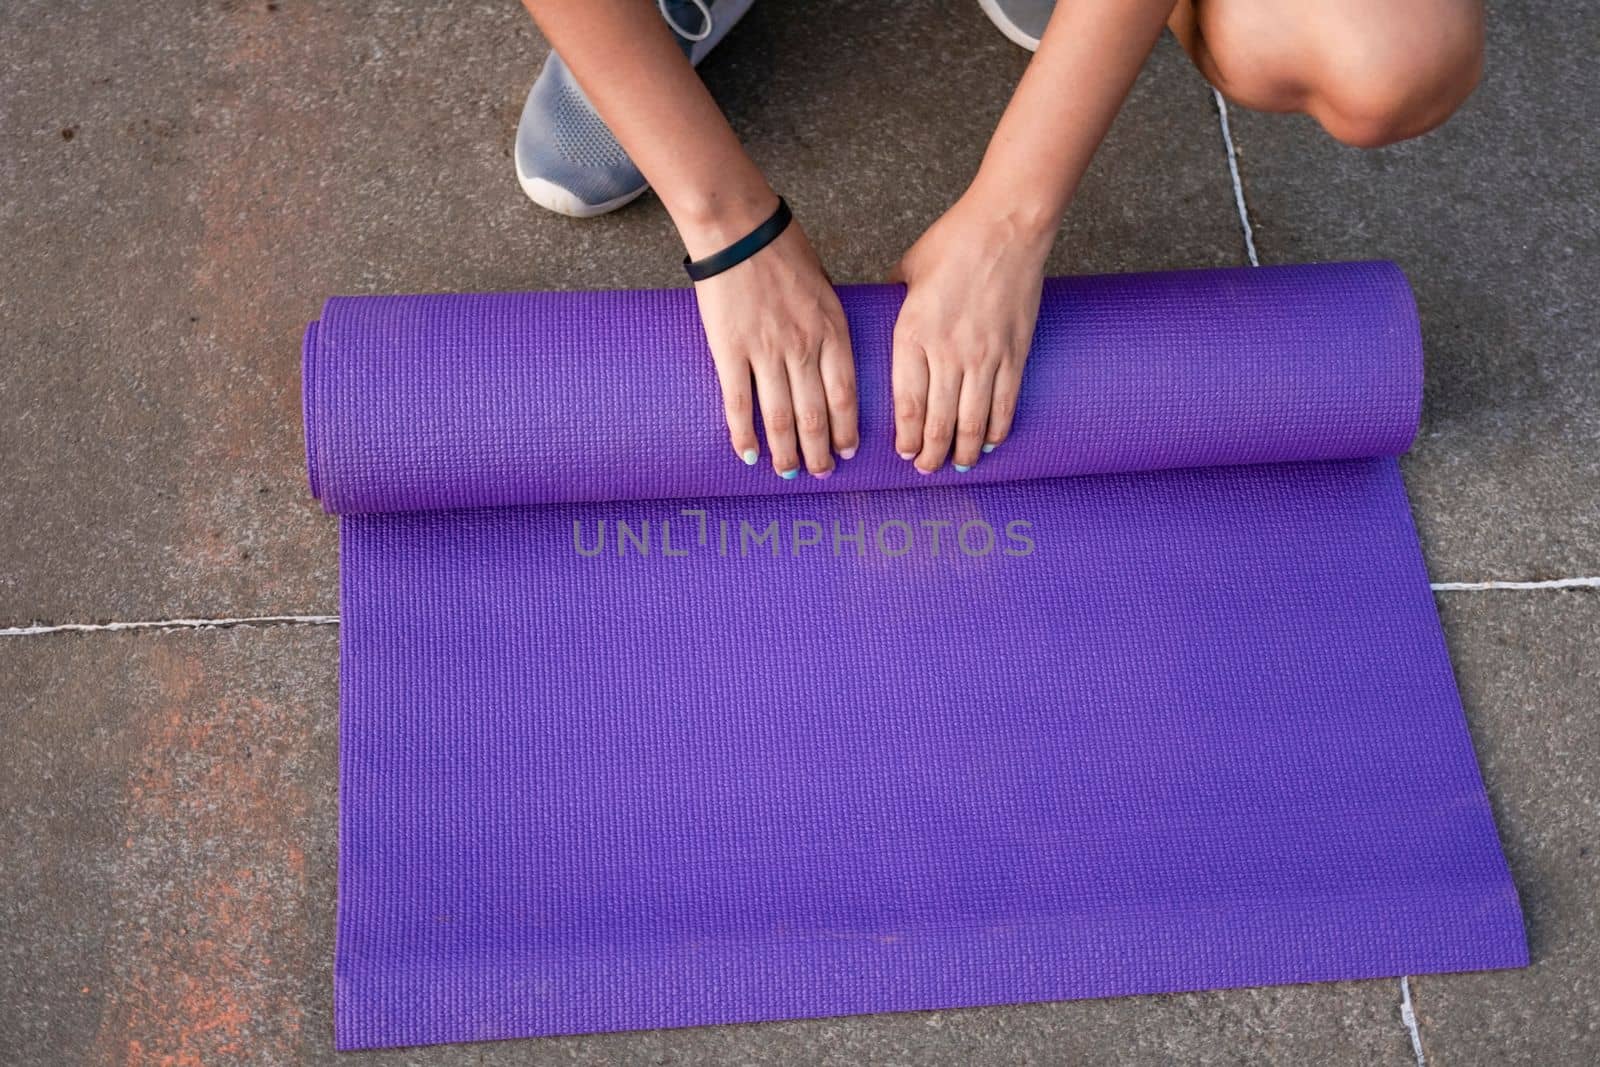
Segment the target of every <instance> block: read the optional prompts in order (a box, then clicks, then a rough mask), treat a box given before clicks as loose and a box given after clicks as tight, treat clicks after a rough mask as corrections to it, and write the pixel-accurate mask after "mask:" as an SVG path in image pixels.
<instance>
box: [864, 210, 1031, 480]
mask: <svg viewBox="0 0 1600 1067" xmlns="http://www.w3.org/2000/svg"><path fill="white" fill-rule="evenodd" d="M975 188H976V187H975ZM1059 218H1060V216H1059V215H1058V214H1057V215H1053V216H1052V215H1051V214H1050V213H1049V212H1041V213H1038V214H1035V215H1032V216H1029V215H1027V214H1026V213H1024V212H1022V211H1019V210H1013V209H1007V208H1005V207H1003V206H1000V204H997V203H996V202H995V201H994V200H992V199H986V198H985V197H984V196H982V195H981V194H979V193H978V192H976V191H971V190H969V191H968V193H967V194H966V195H965V196H963V197H962V198H961V199H960V200H959V201H957V202H956V204H955V206H954V207H952V208H951V209H950V210H949V211H947V212H945V214H944V215H943V217H941V218H940V219H939V220H938V221H937V222H935V223H934V224H933V225H932V226H930V227H929V228H928V231H927V232H926V233H924V234H923V235H922V237H921V238H919V239H918V240H917V243H916V244H914V245H912V246H911V249H910V250H909V251H908V252H906V254H905V256H904V258H902V259H901V261H900V264H899V266H897V267H896V268H895V271H894V280H896V281H903V282H905V284H906V299H905V303H904V304H903V305H902V306H901V308H900V317H899V319H898V320H896V322H895V329H894V426H895V445H894V447H895V451H896V452H898V453H899V454H900V458H902V459H914V460H915V461H916V467H917V470H918V471H919V472H921V473H923V474H932V473H933V472H934V471H936V470H938V469H939V468H940V467H941V466H943V464H944V461H945V457H946V456H948V455H950V452H951V446H952V444H953V445H954V448H955V455H954V462H955V468H956V470H958V471H968V470H971V469H972V467H973V466H974V465H975V464H976V463H977V462H978V456H979V455H980V454H981V453H982V452H989V451H992V450H993V449H994V448H995V446H997V445H999V444H1000V443H1001V442H1002V441H1004V440H1005V439H1006V435H1007V434H1009V433H1010V432H1011V420H1012V417H1013V416H1014V415H1015V414H1016V410H1017V393H1018V391H1019V390H1020V389H1021V387H1022V366H1023V363H1024V362H1026V360H1027V358H1028V346H1029V344H1030V343H1031V342H1032V340H1033V327H1034V323H1035V321H1036V320H1037V319H1038V316H1039V293H1040V290H1041V288H1042V287H1043V284H1044V261H1045V257H1046V256H1047V255H1048V253H1049V251H1050V245H1051V243H1052V241H1053V239H1054V237H1055V226H1056V223H1057V221H1058V220H1059Z"/></svg>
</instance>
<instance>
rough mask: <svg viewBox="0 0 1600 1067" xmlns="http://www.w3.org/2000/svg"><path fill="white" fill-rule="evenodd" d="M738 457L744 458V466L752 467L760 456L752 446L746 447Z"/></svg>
mask: <svg viewBox="0 0 1600 1067" xmlns="http://www.w3.org/2000/svg"><path fill="white" fill-rule="evenodd" d="M740 458H741V459H743V460H744V465H745V466H746V467H754V466H755V465H756V460H758V459H760V458H761V453H760V452H757V451H756V450H755V449H753V448H747V449H745V450H744V452H743V453H741V454H740Z"/></svg>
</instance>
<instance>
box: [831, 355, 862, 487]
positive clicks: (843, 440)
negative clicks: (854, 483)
mask: <svg viewBox="0 0 1600 1067" xmlns="http://www.w3.org/2000/svg"><path fill="white" fill-rule="evenodd" d="M840 330H841V331H842V333H841V334H840V337H839V340H836V341H835V340H830V341H825V342H823V345H822V388H823V391H824V392H825V393H827V395H828V432H829V433H830V434H831V435H832V437H833V450H834V451H835V452H837V453H839V458H840V459H852V458H854V457H855V454H856V449H858V448H860V447H861V433H860V429H859V427H858V426H857V424H856V415H857V412H856V362H855V359H854V358H853V357H852V355H851V352H850V334H849V332H848V331H846V330H844V327H843V326H841V327H840Z"/></svg>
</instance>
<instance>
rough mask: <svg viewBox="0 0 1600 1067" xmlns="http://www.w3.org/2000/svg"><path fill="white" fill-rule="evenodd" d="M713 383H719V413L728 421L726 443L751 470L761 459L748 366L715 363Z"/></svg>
mask: <svg viewBox="0 0 1600 1067" xmlns="http://www.w3.org/2000/svg"><path fill="white" fill-rule="evenodd" d="M717 380H718V381H720V382H721V383H722V410H723V413H724V414H725V415H726V416H727V419H728V440H729V441H730V442H731V443H732V444H733V451H734V452H735V453H736V454H737V455H738V456H739V458H740V459H742V460H744V462H745V465H746V466H750V467H754V466H755V465H756V461H757V460H758V459H760V458H761V441H760V439H758V438H757V437H756V425H755V402H754V398H753V396H752V391H751V384H750V364H749V363H747V362H745V361H744V360H742V359H740V360H729V361H727V364H726V365H723V363H721V362H719V363H718V364H717Z"/></svg>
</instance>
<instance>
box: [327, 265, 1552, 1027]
mask: <svg viewBox="0 0 1600 1067" xmlns="http://www.w3.org/2000/svg"><path fill="white" fill-rule="evenodd" d="M840 296H841V299H842V300H843V303H844V308H845V312H846V314H847V316H848V318H849V320H850V329H851V339H852V341H853V343H854V347H855V354H856V363H857V367H858V374H859V390H860V410H861V427H862V445H861V450H860V454H859V455H858V456H857V457H856V458H855V459H852V460H849V461H842V462H840V464H839V470H838V473H837V474H836V475H835V476H834V477H832V478H831V479H829V480H827V481H819V480H816V479H812V478H809V477H805V476H802V477H800V478H799V479H798V480H796V481H794V482H783V481H780V480H779V479H777V478H776V477H775V476H774V475H773V474H772V471H771V469H770V467H768V466H767V465H766V464H765V463H763V464H761V465H760V466H757V467H746V466H745V465H744V464H743V463H741V462H740V461H739V460H738V458H737V457H736V456H734V455H733V453H732V451H731V449H730V447H729V445H728V442H727V439H726V435H725V432H724V429H723V419H722V414H721V401H720V396H719V393H718V389H717V385H716V380H715V377H714V374H713V371H712V365H711V360H710V356H709V353H708V352H707V351H706V345H705V340H704V337H703V335H702V332H701V328H700V324H699V319H698V316H697V313H696V310H695V306H694V299H693V294H692V293H691V292H690V291H689V290H686V289H680V290H673V291H665V292H608V293H508V294H494V295H470V296H406V297H357V298H343V299H334V300H331V301H329V302H328V304H327V306H326V308H325V309H324V311H323V314H322V318H321V319H320V320H319V321H318V322H316V323H314V324H312V326H311V327H310V329H309V330H308V332H307V335H306V345H305V415H306V443H307V452H308V459H309V466H310V473H311V481H312V486H313V489H314V491H315V492H316V494H317V496H318V497H319V498H320V499H321V500H322V502H323V504H324V505H325V506H326V507H327V509H328V510H329V511H332V512H336V513H338V514H339V515H340V517H341V518H340V528H341V536H342V558H341V576H342V597H341V603H342V616H341V619H342V628H341V633H340V641H341V651H340V655H341V674H340V677H341V694H340V703H341V707H340V778H341V780H340V855H339V915H338V947H337V960H336V964H335V997H336V1016H335V1018H336V1037H337V1041H338V1044H339V1046H340V1047H342V1048H367V1047H375V1046H389V1045H406V1044H420V1043H428V1042H442V1041H469V1040H478V1039H484V1038H504V1037H518V1036H532V1035H545V1034H564V1033H581V1032H590V1031H604V1030H623V1029H636V1028H647V1027H668V1026H691V1025H699V1024H706V1023H730V1022H744V1021H750V1020H760V1019H779V1018H792V1017H803V1016H821V1015H837V1014H849V1013H861V1012H880V1011H902V1010H913V1009H925V1008H948V1007H956V1006H963V1005H979V1004H996V1003H1005V1002H1016V1001H1035V1000H1055V999H1065V998H1075V997H1098V996H1110V995H1118V994H1130V993H1156V992H1164V991H1173V990H1190V989H1205V988H1215V987H1224V986H1240V985H1254V984H1265V983H1281V982H1303V981H1315V980H1325V979H1344V978H1363V977H1372V976H1379V975H1397V974H1404V973H1411V974H1415V973H1418V972H1429V971H1452V970H1468V969H1479V968H1494V967H1513V966H1520V965H1522V964H1524V963H1525V962H1526V952H1527V950H1526V946H1525V943H1524V938H1523V931H1522V921H1521V915H1520V912H1519V909H1518V904H1517V897H1516V892H1515V890H1514V888H1513V886H1512V883H1511V879H1510V877H1509V874H1508V872H1507V869H1506V864H1505V860H1504V858H1503V857H1502V854H1501V851H1500V847H1499V844H1498V842H1497V840H1496V836H1495V828H1494V824H1493V822H1492V820H1491V816H1490V810H1489V804H1488V801H1487V799H1486V797H1485V795H1484V789H1483V784H1482V782H1481V780H1480V778H1479V775H1478V770H1477V766H1476V762H1475V759H1474V755H1473V751H1472V745H1471V741H1470V739H1469V737H1468V734H1467V729H1466V724H1465V721H1464V719H1463V716H1462V710H1461V704H1460V700H1459V698H1458V696H1457V693H1456V688H1455V683H1454V680H1453V678H1452V674H1451V668H1450V662H1449V659H1448V657H1447V655H1446V651H1445V645H1444V642H1443V640H1442V637H1441V633H1440V628H1439V620H1438V616H1437V614H1436V611H1435V607H1434V603H1433V598H1432V594H1431V592H1430V590H1429V586H1428V578H1427V573H1426V571H1425V569H1424V565H1423V560H1422V555H1421V552H1420V550H1419V547H1418V542H1417V535H1416V532H1415V530H1414V528H1413V525H1412V522H1411V516H1410V513H1409V510H1408V506H1407V501H1406V496H1405V490H1404V487H1403V485H1402V484H1401V480H1400V473H1399V469H1398V466H1397V464H1396V460H1395V458H1394V457H1395V456H1396V455H1397V454H1398V453H1400V452H1401V451H1403V450H1404V449H1405V448H1406V446H1407V445H1408V443H1409V442H1410V440H1411V438H1412V436H1413V434H1414V432H1415V429H1416V423H1417V416H1418V409H1419V404H1420V395H1421V369H1422V365H1421V350H1420V341H1419V334H1418V328H1417V317H1416V311H1415V308H1414V305H1413V302H1412V297H1411V294H1410V291H1409V289H1408V288H1407V285H1406V283H1405V280H1404V278H1403V277H1402V276H1401V274H1400V272H1399V271H1398V270H1397V269H1396V268H1395V267H1393V266H1392V265H1389V264H1382V263H1354V264H1335V265H1326V266H1299V267H1280V268H1261V269H1242V270H1213V271H1193V272H1182V273H1173V274H1152V275H1142V276H1135V275H1127V276H1115V277H1100V278H1076V279H1060V280H1052V281H1049V282H1047V283H1046V285H1045V290H1044V298H1043V305H1042V308H1041V311H1040V315H1039V323H1038V329H1037V332H1036V334H1035V337H1034V343H1033V351H1032V355H1031V357H1030V360H1029V363H1028V370H1027V376H1026V381H1025V385H1024V388H1023V394H1022V399H1021V405H1020V414H1019V416H1018V419H1017V423H1016V429H1015V432H1014V433H1013V435H1012V437H1011V439H1010V440H1008V441H1007V442H1006V443H1005V444H1004V445H1002V446H1001V447H1000V448H999V449H997V450H996V451H995V452H994V453H992V454H990V455H987V456H985V457H984V458H983V459H982V461H981V462H980V463H979V464H978V466H977V467H976V469H974V470H973V471H972V472H971V473H968V474H959V473H956V472H953V471H952V470H950V468H949V467H946V468H945V470H944V471H943V472H941V473H939V474H937V475H934V476H932V477H922V476H919V475H917V474H916V473H915V472H914V471H913V469H912V467H911V465H910V464H908V463H906V462H904V461H902V460H900V459H899V458H897V457H896V456H895V455H894V452H893V441H892V421H893V416H892V412H891V408H890V392H889V377H890V374H889V367H890V338H891V333H892V329H893V323H894V318H895V313H896V310H897V308H898V306H899V301H900V298H901V290H900V289H899V288H897V287H889V286H856V287H846V288H843V289H841V291H840Z"/></svg>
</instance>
